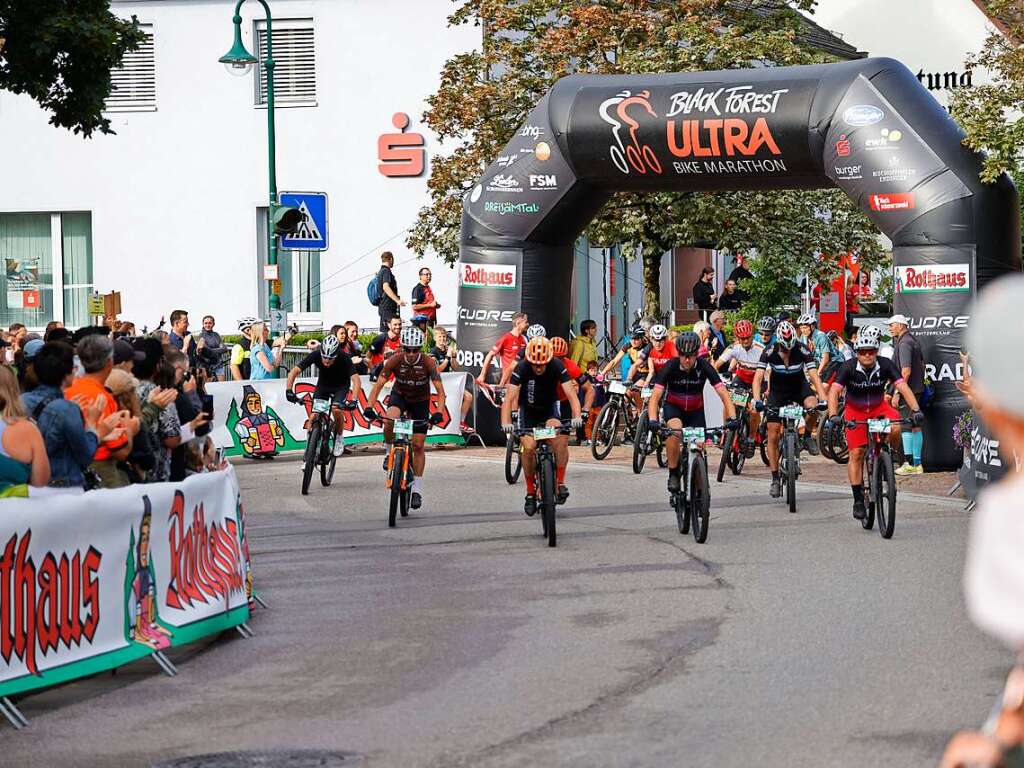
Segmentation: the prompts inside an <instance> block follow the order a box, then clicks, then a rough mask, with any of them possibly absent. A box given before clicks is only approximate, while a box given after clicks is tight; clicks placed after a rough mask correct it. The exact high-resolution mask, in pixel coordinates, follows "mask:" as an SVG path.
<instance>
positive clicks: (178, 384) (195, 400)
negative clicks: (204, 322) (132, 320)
mask: <svg viewBox="0 0 1024 768" xmlns="http://www.w3.org/2000/svg"><path fill="white" fill-rule="evenodd" d="M167 362H168V363H170V365H171V366H173V368H174V382H175V383H174V387H175V389H176V390H177V393H178V394H177V397H176V398H175V401H174V409H175V410H176V411H177V412H178V423H179V424H181V425H182V426H181V432H180V434H179V442H178V444H177V445H174V446H171V445H169V444H168V443H167V442H166V441H165V442H164V445H166V446H168V447H169V448H170V449H171V463H170V474H169V477H170V480H171V482H180V481H181V480H184V479H185V466H186V445H187V444H188V443H189V442H190V441H191V440H192V439H193V438H196V437H199V438H202V437H205V436H206V435H207V434H208V433H209V431H210V428H209V426H208V425H207V423H208V422H209V417H208V416H207V415H206V413H204V412H203V401H202V398H201V395H202V391H203V390H202V388H203V374H202V373H201V372H193V371H192V370H191V369H190V368H189V365H188V358H186V357H185V355H183V354H181V353H180V352H172V353H171V354H170V355H168V356H167Z"/></svg>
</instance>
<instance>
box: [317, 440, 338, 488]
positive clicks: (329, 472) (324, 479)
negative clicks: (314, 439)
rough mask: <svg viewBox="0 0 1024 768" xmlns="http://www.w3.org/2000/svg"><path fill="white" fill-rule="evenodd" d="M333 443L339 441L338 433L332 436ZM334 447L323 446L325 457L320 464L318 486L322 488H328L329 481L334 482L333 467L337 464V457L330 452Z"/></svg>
mask: <svg viewBox="0 0 1024 768" xmlns="http://www.w3.org/2000/svg"><path fill="white" fill-rule="evenodd" d="M334 439H335V441H337V440H341V435H339V434H338V433H335V434H334ZM333 447H334V446H329V445H327V444H325V445H324V453H326V454H327V457H326V458H324V459H323V460H322V461H321V462H320V485H322V486H323V487H324V488H327V487H329V486H330V484H331V481H332V480H334V467H335V465H336V464H337V463H338V457H337V456H335V455H334V451H333V450H330V449H331V448H333Z"/></svg>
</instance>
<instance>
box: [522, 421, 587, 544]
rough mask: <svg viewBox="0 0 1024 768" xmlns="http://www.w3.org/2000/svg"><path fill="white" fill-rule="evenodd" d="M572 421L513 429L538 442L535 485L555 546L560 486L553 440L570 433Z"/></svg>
mask: <svg viewBox="0 0 1024 768" xmlns="http://www.w3.org/2000/svg"><path fill="white" fill-rule="evenodd" d="M570 423H571V421H563V422H562V426H560V427H529V428H526V429H523V428H520V427H514V428H513V430H512V433H513V434H514V435H516V436H517V437H522V436H523V435H526V436H528V437H532V438H533V439H534V441H535V442H536V444H537V461H536V464H537V468H536V473H535V478H536V479H535V481H534V487H535V488H536V489H537V493H538V495H539V498H538V499H537V501H539V502H540V521H541V526H542V528H543V531H544V536H545V537H546V538H547V540H548V546H549V547H554V546H556V544H557V543H558V538H557V532H556V530H555V507H556V506H557V503H558V502H557V501H556V499H555V496H556V495H557V493H558V486H557V484H556V477H557V475H556V473H555V452H554V450H552V448H551V441H552V440H554V439H555V438H556V437H558V436H559V435H568V434H569V433H570V432H571V431H572V430H571V429H570V428H569V426H567V425H568V424H570Z"/></svg>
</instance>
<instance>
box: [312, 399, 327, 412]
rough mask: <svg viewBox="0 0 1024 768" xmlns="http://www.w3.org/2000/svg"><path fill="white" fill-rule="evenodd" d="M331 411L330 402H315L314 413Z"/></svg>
mask: <svg viewBox="0 0 1024 768" xmlns="http://www.w3.org/2000/svg"><path fill="white" fill-rule="evenodd" d="M330 410H331V401H330V400H314V401H313V413H328V412H329V411H330Z"/></svg>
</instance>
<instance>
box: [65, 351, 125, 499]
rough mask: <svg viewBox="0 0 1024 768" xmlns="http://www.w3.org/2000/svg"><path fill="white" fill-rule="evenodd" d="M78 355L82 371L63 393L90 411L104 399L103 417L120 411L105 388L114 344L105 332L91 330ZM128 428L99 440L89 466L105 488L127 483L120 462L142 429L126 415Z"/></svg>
mask: <svg viewBox="0 0 1024 768" xmlns="http://www.w3.org/2000/svg"><path fill="white" fill-rule="evenodd" d="M77 351H78V359H79V360H80V361H81V365H82V370H83V373H82V375H81V376H79V377H78V378H77V379H75V380H74V381H73V382H72V383H71V386H69V387H68V388H67V389H66V390H65V391H64V396H65V397H66V398H68V399H69V400H73V401H74V402H76V403H77V404H78V407H79V408H81V409H82V412H83V414H84V413H86V412H88V411H89V410H90V409H91V408H92V406H93V404H94V403H95V402H97V401H99V402H100V403H102V407H103V418H106V417H108V416H110V415H111V414H115V413H118V409H117V403H116V402H115V401H114V398H113V397H111V396H110V394H109V393H108V392H107V390H106V383H107V376H109V375H110V372H111V371H112V370H113V369H114V345H113V342H111V340H110V339H108V338H107V337H106V336H100V335H97V334H92V335H89V336H86V337H85V338H84V339H82V340H81V341H80V342H79V343H78V347H77ZM124 422H125V427H126V429H125V430H124V431H122V432H120V433H119V434H118V435H117V436H116V437H115V438H114V439H110V436H109V435H108V439H107V440H105V441H103V442H102V443H100V445H99V447H97V449H96V453H95V454H93V462H92V464H91V465H90V469H92V471H93V472H95V473H96V474H97V475H99V477H100V480H101V482H102V485H103V487H104V488H121V487H123V486H125V485H128V476H127V475H126V474H125V472H124V471H123V470H121V469H120V468H119V467H118V466H117V464H118V462H119V461H124V460H125V459H126V458H128V455H129V454H130V453H131V451H132V438H134V436H135V434H136V433H137V432H138V431H139V427H140V425H139V423H138V422H137V421H134V420H132V419H129V418H127V415H125V419H124Z"/></svg>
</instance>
